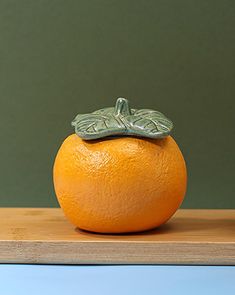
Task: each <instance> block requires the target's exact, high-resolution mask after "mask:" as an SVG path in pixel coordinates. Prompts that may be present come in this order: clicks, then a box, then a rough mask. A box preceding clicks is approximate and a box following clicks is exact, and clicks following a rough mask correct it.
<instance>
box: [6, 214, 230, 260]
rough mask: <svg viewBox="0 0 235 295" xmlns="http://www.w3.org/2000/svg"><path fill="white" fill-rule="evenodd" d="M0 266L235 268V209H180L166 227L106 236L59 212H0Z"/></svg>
mask: <svg viewBox="0 0 235 295" xmlns="http://www.w3.org/2000/svg"><path fill="white" fill-rule="evenodd" d="M0 220H1V224H0V262H1V263H46V264H47V263H48V264H137V263H138V264H210V265H235V210H178V211H177V213H176V214H175V215H174V217H173V218H172V219H171V220H170V221H169V222H168V223H167V224H165V225H163V226H162V227H160V228H158V229H155V230H152V231H148V232H145V233H140V234H130V235H102V234H92V233H88V232H85V231H80V230H78V229H75V228H74V227H73V225H71V224H70V223H69V222H67V220H66V219H65V218H64V215H63V213H62V211H61V209H58V208H0Z"/></svg>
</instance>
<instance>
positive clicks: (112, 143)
mask: <svg viewBox="0 0 235 295" xmlns="http://www.w3.org/2000/svg"><path fill="white" fill-rule="evenodd" d="M53 178H54V187H55V192H56V195H57V198H58V201H59V203H60V206H61V208H62V209H63V211H64V213H65V215H66V217H67V218H68V219H69V220H70V221H71V222H72V223H73V224H74V225H75V226H77V227H79V228H81V229H84V230H88V231H93V232H100V233H125V232H137V231H143V230H148V229H151V228H154V227H157V226H159V225H161V224H163V223H165V222H166V221H167V220H168V219H169V218H170V217H171V216H172V215H173V214H174V213H175V211H176V210H177V208H178V207H179V206H180V204H181V203H182V200H183V198H184V195H185V191H186V182H187V173H186V166H185V161H184V158H183V156H182V154H181V152H180V149H179V147H178V145H177V144H176V142H175V141H174V139H173V138H172V137H171V136H167V137H166V138H164V139H147V138H135V137H113V138H111V137H110V138H105V139H98V140H92V141H85V140H82V139H81V138H80V137H79V136H77V135H76V134H72V135H70V136H69V137H67V138H66V140H65V141H64V142H63V144H62V146H61V147H60V149H59V151H58V154H57V156H56V160H55V164H54V170H53Z"/></svg>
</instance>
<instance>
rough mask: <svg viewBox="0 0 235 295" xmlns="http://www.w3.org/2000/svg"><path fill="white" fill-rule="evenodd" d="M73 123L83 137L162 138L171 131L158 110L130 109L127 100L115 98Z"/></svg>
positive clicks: (170, 127)
mask: <svg viewBox="0 0 235 295" xmlns="http://www.w3.org/2000/svg"><path fill="white" fill-rule="evenodd" d="M72 126H74V127H75V132H76V134H77V135H78V136H80V137H81V138H82V139H85V140H90V139H97V138H102V137H107V136H138V137H148V138H164V137H166V136H167V135H169V134H170V132H171V130H172V128H173V123H172V122H171V120H169V119H168V118H167V117H166V116H165V115H163V114H162V113H160V112H158V111H154V110H149V109H141V110H136V109H130V108H129V104H128V100H126V99H124V98H118V100H117V102H116V106H115V107H113V108H112V107H111V108H104V109H100V110H98V111H95V112H93V113H90V114H81V115H80V114H79V115H77V116H76V118H75V119H74V120H73V121H72Z"/></svg>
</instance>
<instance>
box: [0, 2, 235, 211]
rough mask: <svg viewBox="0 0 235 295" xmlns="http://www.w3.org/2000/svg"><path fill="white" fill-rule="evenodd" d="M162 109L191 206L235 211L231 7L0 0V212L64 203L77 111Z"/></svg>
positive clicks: (234, 28) (234, 8) (234, 29)
mask: <svg viewBox="0 0 235 295" xmlns="http://www.w3.org/2000/svg"><path fill="white" fill-rule="evenodd" d="M119 96H123V97H126V98H128V99H129V100H130V102H131V104H132V106H133V107H136V108H142V107H147V108H153V109H157V110H160V111H162V112H163V113H165V114H166V115H167V116H168V117H169V118H171V119H172V120H173V122H174V124H175V129H174V133H173V136H174V137H175V139H176V141H177V142H178V144H179V146H180V147H181V149H182V151H183V154H184V155H185V158H186V161H187V165H188V174H189V182H188V192H187V197H186V199H185V202H184V204H183V206H184V207H188V208H189V207H190V208H234V207H235V196H234V191H235V181H234V176H235V174H234V166H235V165H234V164H235V161H234V160H235V156H234V149H235V140H234V128H235V115H234V106H235V1H226V0H223V1H219V0H210V1H206V0H200V1H196V0H195V1H192V0H185V1H183V0H178V1H175V0H171V1H169V0H168V1H166V0H162V1H156V0H154V1H149V0H147V1H146V0H143V1H127V0H125V1H124V0H123V1H112V0H106V1H101V0H100V1H91V0H88V1H85V0H84V1H76V0H74V1H69V0H64V1H62V0H54V1H52V0H50V1H47V0H45V1H39V0H37V1H31V0H28V1H26V0H20V1H19V0H15V1H12V0H6V1H2V0H0V104H1V105H0V128H1V129H0V130H1V132H0V136H1V138H0V182H1V184H0V206H57V201H56V198H55V195H54V191H53V185H52V177H51V172H52V165H53V161H54V157H55V154H56V152H57V149H58V147H59V146H60V144H61V143H62V141H63V139H64V138H65V137H66V136H67V135H68V134H70V133H72V132H73V130H72V128H71V127H70V121H71V120H72V119H73V117H74V116H75V115H76V113H83V112H90V111H93V110H95V109H97V108H100V107H105V106H112V105H113V104H114V102H115V99H116V98H117V97H119Z"/></svg>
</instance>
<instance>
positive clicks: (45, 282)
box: [0, 264, 235, 295]
mask: <svg viewBox="0 0 235 295" xmlns="http://www.w3.org/2000/svg"><path fill="white" fill-rule="evenodd" d="M0 294H1V295H27V294H32V295H37V294H40V295H42V294H43V295H47V294H48V295H49V294H50V295H54V294H56V295H61V294H66V295H70V294H72V295H73V294H76V295H77V294H86V295H89V294H102V295H106V294H109V295H115V294H118V295H125V294H128V295H130V294H134V295H139V294H143V295H152V294H161V295H166V294H167V295H168V294H170V295H177V294H180V295H183V294H187V295H188V294H190V295H193V294H197V295H202V294H206V295H209V294H213V295H216V294H226V295H228V294H235V267H232V266H157V265H155V266H143V265H139V266H62V265H6V264H2V265H0Z"/></svg>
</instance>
